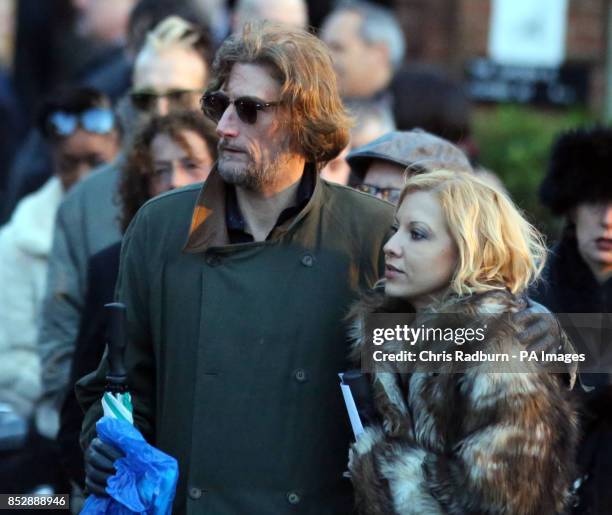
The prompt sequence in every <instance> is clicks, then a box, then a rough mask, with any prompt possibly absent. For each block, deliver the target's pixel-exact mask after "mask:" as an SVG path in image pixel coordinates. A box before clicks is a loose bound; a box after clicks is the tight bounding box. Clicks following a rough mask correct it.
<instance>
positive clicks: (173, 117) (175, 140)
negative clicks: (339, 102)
mask: <svg viewBox="0 0 612 515" xmlns="http://www.w3.org/2000/svg"><path fill="white" fill-rule="evenodd" d="M198 140H199V142H198ZM216 156H217V135H216V133H215V129H214V126H213V125H212V124H211V123H210V122H209V121H208V120H207V119H206V118H204V117H203V116H202V115H200V114H198V113H194V112H174V113H171V114H169V115H167V116H163V117H155V118H153V119H152V120H151V122H150V123H148V124H147V125H146V126H145V127H144V128H143V129H142V132H141V133H140V134H139V135H138V136H137V137H136V138H135V140H134V145H133V147H132V149H131V151H130V153H129V155H128V157H127V161H126V165H125V167H124V169H123V170H122V178H121V182H120V185H119V197H120V201H121V227H122V230H123V231H124V232H125V230H126V229H127V226H128V225H129V223H130V221H131V219H132V218H133V217H134V215H135V214H136V211H137V210H138V209H139V208H140V206H142V205H143V204H144V203H145V202H146V201H147V200H148V199H150V198H152V197H153V196H155V195H158V194H160V193H162V192H163V191H168V190H170V189H174V188H175V187H179V186H183V185H186V184H187V183H192V182H198V181H199V180H204V179H205V178H206V176H207V175H208V173H209V172H210V169H211V167H212V164H213V162H214V161H215V159H216ZM196 171H197V172H198V173H196ZM120 251H121V243H116V244H114V245H111V246H110V247H107V248H105V249H103V250H101V251H100V252H98V253H97V254H95V255H94V256H92V257H91V259H90V260H89V266H88V273H87V277H88V282H87V292H86V296H85V307H84V310H83V316H82V318H81V325H80V328H79V333H78V337H77V341H76V345H75V352H74V357H73V361H72V366H71V370H70V383H69V384H70V387H69V389H68V391H67V392H66V397H65V400H64V404H63V405H62V410H61V413H60V430H59V433H58V436H57V440H58V443H59V445H60V448H61V450H62V453H61V455H62V458H61V459H62V465H63V466H64V468H65V470H66V471H67V473H68V475H69V477H70V478H71V479H72V480H73V481H74V482H75V483H76V484H77V485H79V486H80V487H81V488H83V487H84V485H85V470H84V467H83V454H82V452H81V448H80V446H79V434H80V432H81V425H82V423H83V412H82V411H81V408H80V406H79V405H78V402H77V400H76V396H75V394H74V385H75V383H76V382H77V381H78V380H79V379H80V378H81V377H83V376H85V375H87V374H89V373H90V372H92V371H94V370H96V369H97V368H98V364H99V363H100V360H101V359H102V355H103V353H104V349H105V346H106V327H107V323H108V322H107V320H108V319H107V313H106V311H105V310H104V304H107V303H109V302H112V301H113V297H114V291H115V282H116V281H117V274H118V272H119V256H120Z"/></svg>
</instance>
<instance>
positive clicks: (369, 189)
mask: <svg viewBox="0 0 612 515" xmlns="http://www.w3.org/2000/svg"><path fill="white" fill-rule="evenodd" d="M356 189H358V190H359V191H363V192H364V193H369V194H370V195H374V196H375V197H378V198H381V199H383V200H386V201H387V202H391V204H396V205H397V203H398V202H399V198H400V194H401V193H402V190H400V189H399V188H379V187H378V186H374V185H373V184H367V183H366V184H360V185H359V186H357V188H356Z"/></svg>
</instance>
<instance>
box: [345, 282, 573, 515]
mask: <svg viewBox="0 0 612 515" xmlns="http://www.w3.org/2000/svg"><path fill="white" fill-rule="evenodd" d="M379 305H380V303H379ZM524 307H525V303H524V301H522V300H520V299H518V298H517V297H515V296H513V295H511V294H510V293H508V292H504V291H494V292H488V293H484V294H479V295H473V296H471V297H468V298H466V299H463V300H461V301H457V300H455V301H449V302H447V303H446V304H445V305H444V306H441V307H440V308H439V309H438V311H439V312H445V313H455V314H457V315H458V319H459V320H461V319H462V318H463V316H465V327H468V326H469V325H470V324H473V323H474V317H478V316H481V315H489V316H490V317H491V318H487V324H488V325H489V330H487V340H486V346H485V348H484V349H483V350H484V351H485V352H500V351H501V350H502V349H503V350H504V352H506V351H509V350H512V349H514V350H517V351H518V350H520V349H522V348H523V347H522V346H521V342H520V341H519V339H518V338H517V336H516V334H517V330H516V328H514V327H513V326H512V323H511V317H509V318H508V317H503V316H502V313H514V312H518V311H520V310H522V309H524ZM384 311H385V310H384V309H381V308H376V307H375V305H374V304H373V303H372V302H366V303H365V304H364V303H362V304H361V306H360V307H358V308H356V310H355V311H354V313H353V315H354V317H355V319H354V324H353V329H354V330H355V331H356V334H355V335H354V336H355V337H356V338H355V341H354V348H353V356H352V357H353V358H354V359H355V360H358V359H359V353H360V350H361V348H362V345H364V341H365V340H364V337H365V335H364V331H363V327H364V317H365V316H366V315H367V314H368V313H369V312H384ZM435 319H436V317H433V320H435ZM438 319H439V317H438ZM502 319H504V320H506V322H503V323H502ZM418 320H419V319H417V322H418ZM492 320H493V321H495V322H499V323H492V322H491V321H492ZM384 345H387V344H384ZM395 345H397V344H395ZM418 345H419V343H418V342H417V346H418ZM513 366H514V371H513V372H506V373H488V372H490V370H492V368H493V367H495V364H493V365H489V364H486V363H483V364H480V363H479V364H477V365H475V366H474V367H472V368H470V369H469V370H468V371H466V372H464V373H456V374H452V373H425V372H416V373H412V374H410V375H399V374H396V373H393V372H377V373H374V374H373V375H372V384H373V395H374V403H375V406H376V409H377V411H378V412H379V414H380V417H381V420H382V423H381V424H380V425H374V426H370V427H368V428H366V431H365V433H364V434H363V435H362V436H360V437H359V439H358V441H357V442H356V443H355V444H354V445H353V446H352V448H351V451H350V458H349V470H350V473H351V478H352V481H353V485H354V487H355V492H356V503H357V509H358V511H359V513H361V514H367V515H383V514H384V515H390V514H400V515H407V514H419V515H421V514H428V515H434V514H452V515H459V514H461V515H466V514H499V515H502V514H508V515H510V514H512V515H529V514H533V515H536V514H537V515H547V514H558V513H563V512H564V510H565V509H566V506H567V505H568V503H569V501H570V497H571V496H570V494H569V488H570V485H571V483H572V481H573V478H574V466H573V463H574V454H575V448H576V442H577V438H578V429H577V416H576V412H575V409H574V407H573V405H572V403H571V400H570V392H569V389H568V387H567V386H566V385H563V384H562V383H561V381H560V378H559V377H558V376H555V375H552V374H548V373H542V370H541V369H540V371H539V373H538V370H537V367H538V366H539V365H536V364H533V363H528V362H524V363H519V364H518V365H513ZM514 372H521V373H514Z"/></svg>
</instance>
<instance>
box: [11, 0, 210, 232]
mask: <svg viewBox="0 0 612 515" xmlns="http://www.w3.org/2000/svg"><path fill="white" fill-rule="evenodd" d="M53 1H56V0H53ZM193 1H196V0H193ZM100 5H105V4H103V2H100V0H91V2H86V5H84V7H83V9H82V10H81V11H78V12H79V13H80V14H79V16H80V17H77V14H76V13H75V14H74V16H75V17H76V18H77V19H80V20H81V21H80V27H81V31H82V32H83V31H87V30H90V31H94V34H89V33H88V37H87V38H86V39H84V40H83V39H82V38H81V40H79V41H77V42H73V43H72V46H73V47H76V48H78V49H80V50H79V52H80V54H87V55H98V54H99V53H100V52H101V54H102V57H104V59H93V58H92V59H89V61H88V62H89V64H81V65H80V66H81V68H85V69H86V70H87V71H81V72H72V74H71V75H67V74H64V75H63V76H62V75H61V74H59V72H58V74H59V75H58V76H57V77H55V78H54V79H53V81H54V83H58V82H59V83H62V84H85V85H88V86H91V87H94V88H96V89H98V90H101V91H102V92H104V93H107V94H109V95H110V96H111V98H112V99H113V100H117V99H118V98H120V97H122V96H123V95H124V94H125V93H126V92H127V91H128V89H129V87H130V84H131V76H132V75H133V70H132V68H133V64H134V61H135V59H136V57H137V56H138V53H139V52H140V49H141V48H142V46H143V45H144V43H145V37H146V34H147V33H148V32H149V31H150V30H152V29H153V28H154V27H155V26H157V25H158V24H159V23H160V22H161V21H162V20H164V19H165V18H167V17H168V16H170V15H173V14H178V15H180V16H182V17H183V18H184V19H185V20H187V21H189V22H192V23H196V24H199V23H200V20H201V16H200V15H199V14H198V11H197V9H195V8H193V7H190V6H191V3H190V2H189V3H182V4H181V3H178V4H177V3H176V2H170V1H169V0H140V1H139V2H138V3H135V5H134V8H133V9H132V10H131V11H130V15H129V19H128V20H127V28H126V27H125V26H124V25H125V24H124V23H123V22H121V20H120V18H119V16H115V17H111V18H110V20H108V21H106V22H104V23H103V22H100V21H87V20H88V19H89V17H90V16H92V15H93V14H95V11H96V9H99V8H100ZM73 11H74V9H73ZM120 22H121V23H120ZM75 24H76V23H75ZM92 24H93V26H92ZM98 25H99V26H98ZM198 26H199V25H198ZM119 29H121V30H119ZM66 32H68V31H67V29H66ZM101 32H104V33H105V34H106V38H107V39H108V38H109V37H110V34H115V35H117V34H118V33H119V32H121V33H126V34H125V37H121V38H114V39H113V41H114V42H115V43H114V44H113V45H110V46H109V45H102V44H101V43H96V41H97V40H96V37H101V36H96V34H98V33H101ZM202 32H203V34H207V32H206V30H205V29H203V30H202ZM69 34H70V33H69V32H68V33H67V35H66V37H65V38H64V39H65V40H66V41H71V40H70V37H69ZM75 37H76V36H75ZM66 41H64V42H65V43H66ZM119 41H122V42H123V43H122V44H121V45H119ZM100 46H102V47H103V48H105V49H106V50H104V51H102V50H100ZM203 46H206V47H209V46H210V41H209V37H208V35H207V36H206V42H205V43H204V44H203ZM91 47H93V48H91ZM109 48H110V50H109ZM92 60H93V61H94V62H91V61H92ZM16 64H17V63H16ZM92 70H93V71H92ZM32 102H34V103H37V102H38V101H37V99H36V98H34V99H32ZM50 163H51V157H50V155H49V149H48V148H47V146H46V145H45V143H44V140H43V138H42V136H41V134H40V132H39V131H37V130H36V128H35V127H34V128H33V129H32V130H30V131H29V133H28V135H27V137H26V139H25V141H24V142H23V144H22V145H21V147H20V148H19V150H18V151H17V154H16V156H15V158H14V161H13V163H12V166H11V167H10V168H8V167H7V170H6V172H5V173H6V176H7V177H6V179H5V182H6V186H5V190H6V193H5V195H4V202H3V205H2V206H0V222H1V221H5V220H7V219H8V217H9V216H10V214H11V212H12V210H13V209H14V207H15V205H16V204H17V202H18V201H19V199H20V198H21V197H23V196H24V195H26V194H27V193H30V192H32V191H35V190H36V189H38V188H39V187H40V186H41V185H42V184H44V182H45V181H46V180H47V179H48V178H49V176H50V174H51V164H50ZM0 182H1V181H0Z"/></svg>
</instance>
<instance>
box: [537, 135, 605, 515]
mask: <svg viewBox="0 0 612 515" xmlns="http://www.w3.org/2000/svg"><path fill="white" fill-rule="evenodd" d="M540 198H541V201H542V203H543V204H544V205H546V206H547V207H548V208H549V209H550V210H551V211H552V212H553V213H554V214H556V215H559V216H563V217H564V218H565V224H564V227H563V230H562V233H561V237H560V240H559V242H558V243H557V244H556V245H555V247H554V248H553V249H552V252H551V254H550V257H549V262H548V264H547V267H546V269H545V271H544V274H543V277H544V281H542V282H541V283H540V284H539V286H538V289H537V292H535V293H534V294H533V297H534V298H535V299H536V300H537V301H539V302H541V303H542V304H544V305H545V306H546V307H548V308H549V309H550V310H551V311H553V312H555V313H603V314H607V313H610V311H612V309H611V308H612V128H610V127H600V126H598V127H591V128H583V129H575V130H571V131H567V132H565V133H563V134H561V135H560V136H559V137H558V138H557V140H556V141H555V143H554V144H553V147H552V152H551V156H550V162H549V167H548V173H547V175H546V177H545V178H544V181H543V182H542V185H541V187H540ZM604 318H605V315H604ZM607 334H610V333H609V332H608V333H607ZM579 342H580V334H577V335H576V338H575V340H574V343H575V344H579ZM581 378H582V382H583V383H584V384H586V385H587V386H590V387H591V390H590V391H588V392H581V399H580V401H581V403H582V406H583V415H582V425H583V439H582V443H581V447H580V450H579V454H578V465H579V468H580V474H581V475H580V478H579V481H578V483H577V485H580V486H579V488H578V490H577V494H578V495H577V498H578V500H577V504H576V507H575V510H574V513H594V514H595V513H612V491H611V490H610V488H609V485H610V484H611V483H612V411H611V410H610V408H609V407H610V405H611V404H612V380H611V379H612V375H610V374H605V373H600V374H582V376H581Z"/></svg>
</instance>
